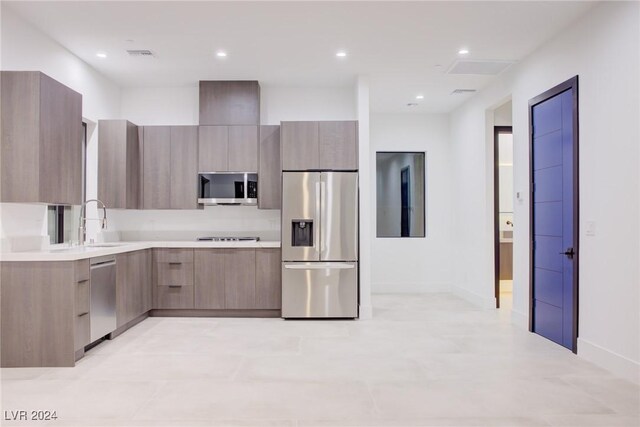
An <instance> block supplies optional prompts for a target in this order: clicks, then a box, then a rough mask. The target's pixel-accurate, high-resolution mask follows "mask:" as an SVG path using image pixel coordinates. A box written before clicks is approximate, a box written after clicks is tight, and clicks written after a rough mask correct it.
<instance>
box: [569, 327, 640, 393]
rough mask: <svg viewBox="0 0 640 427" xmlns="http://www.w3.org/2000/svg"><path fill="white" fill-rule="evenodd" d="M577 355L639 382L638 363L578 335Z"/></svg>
mask: <svg viewBox="0 0 640 427" xmlns="http://www.w3.org/2000/svg"><path fill="white" fill-rule="evenodd" d="M578 356H579V357H582V358H583V359H585V360H587V361H589V362H591V363H593V364H596V365H598V366H600V367H601V368H604V369H606V370H608V371H610V372H612V373H613V374H615V375H616V376H619V377H622V378H624V379H626V380H629V381H631V382H633V383H635V384H640V363H639V362H636V361H635V360H631V359H629V358H627V357H625V356H622V355H620V354H618V353H616V352H613V351H611V350H607V349H606V348H604V347H601V346H599V345H597V344H594V343H592V342H590V341H587V340H585V339H582V338H579V337H578Z"/></svg>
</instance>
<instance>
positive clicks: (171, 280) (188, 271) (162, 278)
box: [156, 262, 193, 288]
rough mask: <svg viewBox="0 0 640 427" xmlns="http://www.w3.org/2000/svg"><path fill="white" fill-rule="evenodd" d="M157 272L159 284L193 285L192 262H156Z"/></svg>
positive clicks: (172, 285) (174, 285) (169, 285)
mask: <svg viewBox="0 0 640 427" xmlns="http://www.w3.org/2000/svg"><path fill="white" fill-rule="evenodd" d="M156 272H157V280H156V285H157V286H168V287H175V288H178V287H185V286H193V263H192V262H159V263H156Z"/></svg>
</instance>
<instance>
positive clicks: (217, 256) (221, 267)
mask: <svg viewBox="0 0 640 427" xmlns="http://www.w3.org/2000/svg"><path fill="white" fill-rule="evenodd" d="M226 253H227V251H226V250H225V249H196V250H194V278H195V308H199V309H223V308H225V259H226Z"/></svg>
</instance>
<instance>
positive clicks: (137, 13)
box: [2, 1, 593, 112]
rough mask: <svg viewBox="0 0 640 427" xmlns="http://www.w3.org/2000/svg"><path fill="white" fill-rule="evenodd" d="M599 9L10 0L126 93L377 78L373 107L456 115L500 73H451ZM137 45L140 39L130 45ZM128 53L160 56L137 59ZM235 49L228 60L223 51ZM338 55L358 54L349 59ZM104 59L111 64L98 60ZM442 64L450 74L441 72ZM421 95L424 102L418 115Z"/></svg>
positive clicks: (509, 55)
mask: <svg viewBox="0 0 640 427" xmlns="http://www.w3.org/2000/svg"><path fill="white" fill-rule="evenodd" d="M592 5H593V3H588V2H583V1H579V2H520V1H511V2H479V1H474V2H393V1H389V2H323V1H321V2H266V1H260V2H238V1H236V2H204V1H199V2H181V1H171V2H169V1H166V2H155V1H142V2H115V1H105V2H94V1H87V2H58V1H46V2H7V1H3V2H2V6H3V7H7V6H8V7H10V8H11V9H13V10H14V11H15V12H16V13H17V14H18V15H20V16H22V17H23V18H24V19H25V20H27V21H29V22H31V23H32V24H33V25H35V26H36V27H38V28H40V29H41V30H42V31H43V32H44V33H46V34H48V35H50V36H51V37H52V38H53V39H55V40H57V41H58V42H59V43H60V44H62V45H63V46H65V47H66V48H67V49H69V50H70V51H71V52H73V53H74V54H76V55H77V56H79V57H80V58H82V59H84V60H85V61H86V62H88V63H89V64H91V65H92V66H93V67H95V68H96V69H98V70H99V71H100V72H102V73H103V74H105V75H106V76H107V77H109V78H111V79H112V80H114V81H115V82H117V83H118V84H120V85H121V86H123V87H136V86H181V85H193V84H195V83H196V82H197V81H198V80H204V79H211V80H214V79H237V80H242V79H252V80H259V81H260V82H261V83H262V84H266V85H287V86H306V85H314V86H340V85H352V84H353V83H354V81H355V78H356V76H357V75H358V74H368V75H370V78H371V108H372V110H373V111H397V112H401V111H415V112H447V111H450V110H451V109H452V108H455V107H456V106H457V105H459V104H460V103H461V102H463V101H464V100H466V99H468V97H470V96H472V95H450V93H451V91H453V90H454V89H456V88H464V89H468V88H473V89H481V88H483V87H484V86H486V85H487V84H489V83H490V82H491V81H492V80H493V79H495V78H496V77H495V76H476V75H448V74H446V70H447V69H448V68H449V67H450V65H451V64H452V63H453V62H454V61H455V60H456V59H457V58H458V54H457V51H458V49H459V48H461V47H467V48H469V50H470V54H469V55H467V57H468V58H469V59H481V60H485V59H486V60H508V61H518V60H520V59H522V58H524V57H525V56H526V55H527V54H529V53H530V52H532V51H533V50H535V48H536V47H538V46H539V45H540V44H542V43H543V42H544V41H546V40H548V39H550V38H552V37H553V36H554V35H555V34H556V33H558V32H559V31H560V30H561V29H562V28H563V27H565V26H567V25H568V24H569V23H570V22H571V21H573V20H575V19H576V18H577V17H578V16H579V15H581V14H582V13H584V12H585V11H586V10H587V9H589V8H590V7H591V6H592ZM127 40H133V41H127ZM126 49H150V50H152V51H153V52H154V53H155V54H156V55H157V56H156V58H133V57H129V56H128V55H127V53H126V52H125V50H126ZM219 49H224V50H226V51H227V52H228V57H227V58H225V59H222V60H221V59H219V58H217V57H216V56H215V52H216V51H217V50H219ZM339 49H344V50H346V51H347V52H348V57H347V58H346V59H338V58H336V57H335V53H336V52H337V51H338V50H339ZM98 51H104V52H106V53H107V54H108V58H106V59H100V58H97V57H96V52H98ZM436 65H441V67H439V68H438V67H435V66H436ZM418 93H420V94H423V95H424V97H425V98H424V100H422V101H418V102H419V105H418V106H417V107H407V106H406V104H407V103H409V102H416V101H415V96H416V95H417V94H418Z"/></svg>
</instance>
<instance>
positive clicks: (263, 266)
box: [255, 248, 282, 310]
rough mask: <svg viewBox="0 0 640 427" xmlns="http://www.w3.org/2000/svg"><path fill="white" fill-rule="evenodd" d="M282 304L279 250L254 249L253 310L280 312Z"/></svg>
mask: <svg viewBox="0 0 640 427" xmlns="http://www.w3.org/2000/svg"><path fill="white" fill-rule="evenodd" d="M281 304H282V264H281V255H280V249H276V248H273V249H272V248H260V249H256V301H255V308H259V309H269V310H280V308H281Z"/></svg>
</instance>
